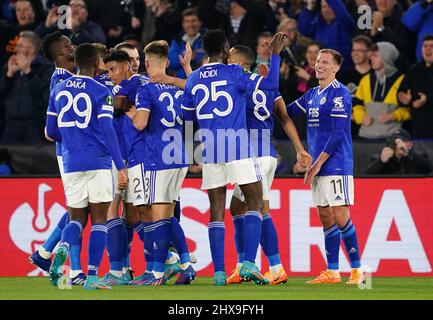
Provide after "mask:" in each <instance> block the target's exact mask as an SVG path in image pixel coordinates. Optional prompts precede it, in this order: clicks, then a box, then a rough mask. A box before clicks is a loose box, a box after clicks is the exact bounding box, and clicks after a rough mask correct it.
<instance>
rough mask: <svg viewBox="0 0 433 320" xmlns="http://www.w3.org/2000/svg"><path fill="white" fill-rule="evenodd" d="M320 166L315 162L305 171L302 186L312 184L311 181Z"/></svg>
mask: <svg viewBox="0 0 433 320" xmlns="http://www.w3.org/2000/svg"><path fill="white" fill-rule="evenodd" d="M320 169H321V166H320V165H319V164H317V162H315V163H314V164H313V165H312V166H311V167H309V168H308V169H307V171H306V172H305V176H304V184H312V183H313V179H314V177H315V176H317V174H318V173H319V171H320Z"/></svg>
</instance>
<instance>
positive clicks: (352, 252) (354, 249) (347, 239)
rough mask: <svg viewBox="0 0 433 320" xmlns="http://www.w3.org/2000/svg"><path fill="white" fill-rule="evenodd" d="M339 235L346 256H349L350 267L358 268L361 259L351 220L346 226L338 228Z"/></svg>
mask: <svg viewBox="0 0 433 320" xmlns="http://www.w3.org/2000/svg"><path fill="white" fill-rule="evenodd" d="M340 233H341V237H342V238H343V242H344V246H345V247H346V252H347V255H348V256H349V260H350V266H351V267H352V268H360V267H361V259H360V258H359V248H358V237H357V235H356V229H355V226H354V225H353V223H352V220H350V219H349V221H347V223H346V225H345V226H344V227H343V228H340Z"/></svg>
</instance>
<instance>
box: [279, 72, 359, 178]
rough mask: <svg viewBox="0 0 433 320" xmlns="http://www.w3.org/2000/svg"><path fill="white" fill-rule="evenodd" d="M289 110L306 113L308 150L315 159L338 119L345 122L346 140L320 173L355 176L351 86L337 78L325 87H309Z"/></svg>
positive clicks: (343, 140)
mask: <svg viewBox="0 0 433 320" xmlns="http://www.w3.org/2000/svg"><path fill="white" fill-rule="evenodd" d="M287 109H288V110H287V111H288V113H289V114H293V113H298V112H297V111H302V112H304V113H305V114H306V117H307V141H308V150H309V152H310V154H311V156H312V157H313V161H315V160H316V159H317V158H318V157H319V155H320V153H321V152H322V151H323V150H324V148H325V145H326V143H327V141H328V138H329V136H330V134H331V131H332V130H333V129H334V127H335V123H334V121H335V120H342V121H345V123H344V131H343V137H342V141H341V143H340V145H339V146H338V147H337V149H336V150H335V151H334V152H333V153H332V154H331V155H330V157H329V158H328V160H326V161H325V163H324V164H323V166H322V168H321V170H320V172H319V174H318V176H330V175H353V154H352V134H351V123H350V116H351V114H352V97H351V94H350V92H349V89H347V87H346V86H344V85H343V84H341V83H340V82H339V81H337V80H334V81H333V82H331V83H330V84H329V85H328V86H327V87H325V88H323V89H322V90H320V88H319V87H315V88H312V89H310V90H308V91H307V92H306V93H305V94H304V95H303V96H302V97H301V98H299V99H298V100H295V101H294V102H292V103H291V104H290V105H289V106H287ZM291 109H294V110H291ZM296 109H297V110H296ZM292 111H294V112H292Z"/></svg>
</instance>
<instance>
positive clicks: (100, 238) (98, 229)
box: [87, 224, 107, 276]
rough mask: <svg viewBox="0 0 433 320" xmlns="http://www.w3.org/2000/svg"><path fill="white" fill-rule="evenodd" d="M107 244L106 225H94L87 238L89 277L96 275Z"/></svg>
mask: <svg viewBox="0 0 433 320" xmlns="http://www.w3.org/2000/svg"><path fill="white" fill-rule="evenodd" d="M106 244H107V225H105V224H94V225H93V226H92V231H91V232H90V238H89V248H88V250H89V253H88V254H89V263H88V267H87V272H88V274H89V276H96V275H98V270H99V266H100V264H101V260H102V256H103V254H104V250H105V246H106Z"/></svg>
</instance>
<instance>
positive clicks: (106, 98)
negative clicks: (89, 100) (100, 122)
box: [96, 89, 114, 119]
mask: <svg viewBox="0 0 433 320" xmlns="http://www.w3.org/2000/svg"><path fill="white" fill-rule="evenodd" d="M96 112H97V114H98V119H101V118H111V119H113V114H114V107H113V95H112V94H111V92H110V90H108V89H105V90H103V91H102V92H101V93H100V94H99V96H98V99H97V101H96Z"/></svg>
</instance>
